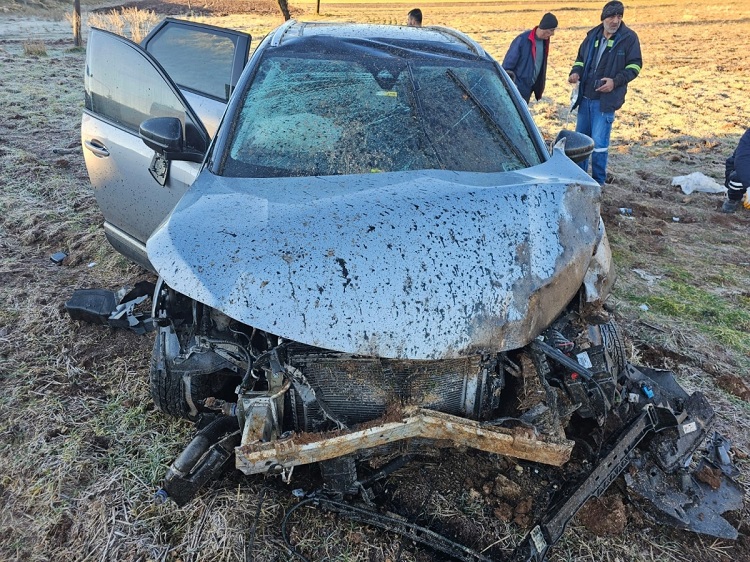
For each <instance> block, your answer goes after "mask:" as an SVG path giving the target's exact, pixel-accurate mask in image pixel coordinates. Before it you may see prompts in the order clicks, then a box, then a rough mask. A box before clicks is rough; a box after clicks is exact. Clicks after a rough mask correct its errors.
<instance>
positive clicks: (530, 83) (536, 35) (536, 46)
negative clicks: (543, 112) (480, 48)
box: [503, 12, 557, 103]
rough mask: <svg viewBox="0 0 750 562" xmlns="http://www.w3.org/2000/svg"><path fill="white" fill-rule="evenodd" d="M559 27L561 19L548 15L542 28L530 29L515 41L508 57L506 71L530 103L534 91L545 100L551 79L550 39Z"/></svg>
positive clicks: (537, 96)
mask: <svg viewBox="0 0 750 562" xmlns="http://www.w3.org/2000/svg"><path fill="white" fill-rule="evenodd" d="M556 28H557V18H556V17H555V16H554V15H553V14H550V13H549V12H548V13H546V14H544V16H543V17H542V21H541V22H539V25H538V26H536V27H535V28H534V29H527V30H526V31H524V32H523V33H521V35H519V36H518V37H516V38H515V39H513V42H512V43H511V44H510V47H509V48H508V52H507V53H506V55H505V59H504V60H503V68H504V69H505V70H506V71H507V72H508V74H509V75H510V77H511V78H512V79H513V82H515V84H516V88H518V92H519V93H520V94H521V97H522V98H523V99H525V100H526V103H528V102H529V99H530V98H531V92H534V96H535V97H536V99H537V100H539V99H540V98H541V97H542V92H544V83H545V81H546V77H547V57H548V55H549V40H550V37H552V36H553V35H554V34H555V29H556Z"/></svg>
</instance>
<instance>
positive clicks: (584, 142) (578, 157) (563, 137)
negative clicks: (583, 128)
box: [553, 129, 594, 163]
mask: <svg viewBox="0 0 750 562" xmlns="http://www.w3.org/2000/svg"><path fill="white" fill-rule="evenodd" d="M561 141H562V143H563V144H562V148H563V150H564V151H565V156H567V157H568V158H570V159H571V160H572V161H573V162H575V163H578V162H581V161H583V160H585V159H586V158H588V157H589V156H591V153H592V152H594V139H592V138H591V137H589V136H587V135H584V134H583V133H577V132H575V131H566V130H565V129H563V130H562V131H560V132H559V133H558V134H557V138H555V142H554V144H553V146H554V147H555V148H557V147H558V144H559V143H560V142H561Z"/></svg>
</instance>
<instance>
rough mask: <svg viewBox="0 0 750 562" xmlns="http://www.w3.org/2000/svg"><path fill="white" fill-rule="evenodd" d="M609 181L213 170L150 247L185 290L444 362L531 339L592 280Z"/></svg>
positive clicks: (370, 346) (356, 346)
mask: <svg viewBox="0 0 750 562" xmlns="http://www.w3.org/2000/svg"><path fill="white" fill-rule="evenodd" d="M600 196H601V192H600V189H599V187H598V186H597V185H596V184H594V183H592V182H591V180H590V179H588V176H586V175H585V174H583V172H581V171H580V168H578V167H577V166H576V165H575V164H573V163H572V162H570V160H568V159H567V158H565V157H564V156H563V155H562V154H560V153H558V152H557V151H555V155H554V156H553V157H552V158H551V159H550V160H548V161H547V162H546V163H544V164H542V165H540V166H536V167H533V168H529V169H527V170H523V171H520V172H505V173H497V174H478V173H464V172H445V171H420V172H396V173H385V174H371V175H367V176H361V175H359V176H334V177H306V178H279V179H276V178H274V179H250V180H248V179H237V178H222V177H217V176H214V175H211V174H210V173H208V172H203V173H202V174H201V175H200V176H199V178H198V180H197V181H196V182H195V184H194V185H193V186H192V187H191V188H190V190H189V191H188V192H187V194H186V195H185V196H184V198H183V199H182V200H181V201H180V203H179V204H178V205H177V206H176V208H175V209H174V211H173V212H172V214H171V215H170V216H169V218H168V219H167V220H166V221H165V223H164V224H163V225H162V226H161V227H160V228H159V229H157V231H156V232H155V233H154V234H153V236H152V237H151V238H150V239H149V241H148V244H147V249H148V255H149V259H150V260H151V263H152V264H153V265H154V267H155V268H156V270H157V271H158V272H159V274H160V275H161V276H162V277H163V278H164V279H165V281H166V282H167V283H168V284H169V285H170V286H171V287H173V288H174V289H175V290H177V291H179V292H181V293H183V294H185V295H188V296H189V297H191V298H194V299H196V300H198V301H200V302H203V303H205V304H207V305H209V306H212V307H214V308H216V309H218V310H221V311H222V312H224V313H225V314H227V315H228V316H230V317H232V318H234V319H236V320H238V321H240V322H243V323H246V324H249V325H251V326H255V327H257V328H259V329H261V330H265V331H269V332H272V333H274V334H277V335H280V336H283V337H285V338H288V339H292V340H295V341H299V342H301V343H305V344H309V345H315V346H320V347H323V348H326V349H332V350H338V351H342V352H348V353H356V354H362V355H373V356H380V357H402V358H411V359H434V358H441V357H455V356H458V355H464V354H467V353H475V352H479V351H489V352H495V351H502V350H508V349H514V348H517V347H521V346H523V345H525V344H526V343H528V342H529V341H530V340H531V339H532V338H533V337H535V336H536V335H537V334H538V333H539V331H541V330H542V329H543V328H544V327H546V326H547V325H548V324H549V322H551V320H552V319H554V317H555V316H557V314H559V312H560V311H561V310H562V309H563V308H564V306H565V305H566V304H567V303H568V302H569V300H570V299H571V298H572V297H573V296H574V294H575V292H576V291H577V290H578V288H579V287H580V285H581V283H582V281H583V278H584V275H585V273H586V270H587V267H588V265H589V261H590V260H591V256H592V253H593V251H594V249H595V247H596V243H597V229H598V224H599V200H600Z"/></svg>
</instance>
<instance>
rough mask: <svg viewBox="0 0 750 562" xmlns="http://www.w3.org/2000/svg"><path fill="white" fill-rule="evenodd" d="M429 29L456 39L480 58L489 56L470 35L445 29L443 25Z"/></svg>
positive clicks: (432, 26)
mask: <svg viewBox="0 0 750 562" xmlns="http://www.w3.org/2000/svg"><path fill="white" fill-rule="evenodd" d="M428 29H434V30H436V31H440V32H441V33H444V34H445V35H450V36H451V37H453V38H454V39H458V40H459V41H461V42H462V43H464V44H465V45H466V46H467V47H469V49H470V50H472V51H474V53H475V54H477V55H478V56H480V57H483V56H486V54H487V53H486V51H485V50H484V49H483V48H482V46H481V45H480V44H479V43H477V42H476V41H474V40H473V39H472V38H471V37H469V36H468V35H466V34H465V33H463V32H461V31H457V30H455V29H453V28H451V27H443V26H442V25H430V26H429V27H428Z"/></svg>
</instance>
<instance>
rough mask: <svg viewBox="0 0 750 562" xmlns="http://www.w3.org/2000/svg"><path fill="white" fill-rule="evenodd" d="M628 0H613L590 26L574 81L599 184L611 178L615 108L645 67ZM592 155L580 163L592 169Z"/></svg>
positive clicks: (580, 119) (579, 124)
mask: <svg viewBox="0 0 750 562" xmlns="http://www.w3.org/2000/svg"><path fill="white" fill-rule="evenodd" d="M624 13H625V7H624V6H623V5H622V2H618V1H617V0H614V1H612V2H607V3H606V4H605V5H604V9H603V10H602V15H601V20H602V23H601V24H599V25H598V26H596V27H595V28H594V29H592V30H590V31H589V32H588V33H587V34H586V38H585V39H584V40H583V43H581V46H580V47H579V49H578V56H577V57H576V61H575V64H573V69H572V70H571V71H570V76H569V77H568V82H570V83H571V84H578V97H577V99H576V101H575V102H574V103H573V108H576V107H577V108H578V120H577V123H576V131H578V132H580V133H583V134H585V135H588V136H590V137H591V138H593V139H594V153H593V154H592V155H591V176H592V177H593V178H594V180H595V181H597V182H599V185H602V186H603V185H604V183H605V182H606V180H607V158H608V156H609V136H610V133H611V131H612V123H614V120H615V111H617V110H618V109H620V108H621V107H622V104H623V103H624V102H625V93H626V92H627V91H628V82H630V81H631V80H633V79H634V78H636V77H637V76H638V74H640V72H641V68H642V67H643V61H642V59H641V44H640V42H639V40H638V35H636V33H635V32H634V31H633V30H632V29H630V28H629V27H627V26H626V25H625V24H624V23H623V22H622V17H623V15H624ZM588 160H589V159H588V158H586V159H585V160H583V161H582V162H581V163H580V164H579V165H580V166H581V168H583V169H584V170H588V163H589V162H588Z"/></svg>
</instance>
